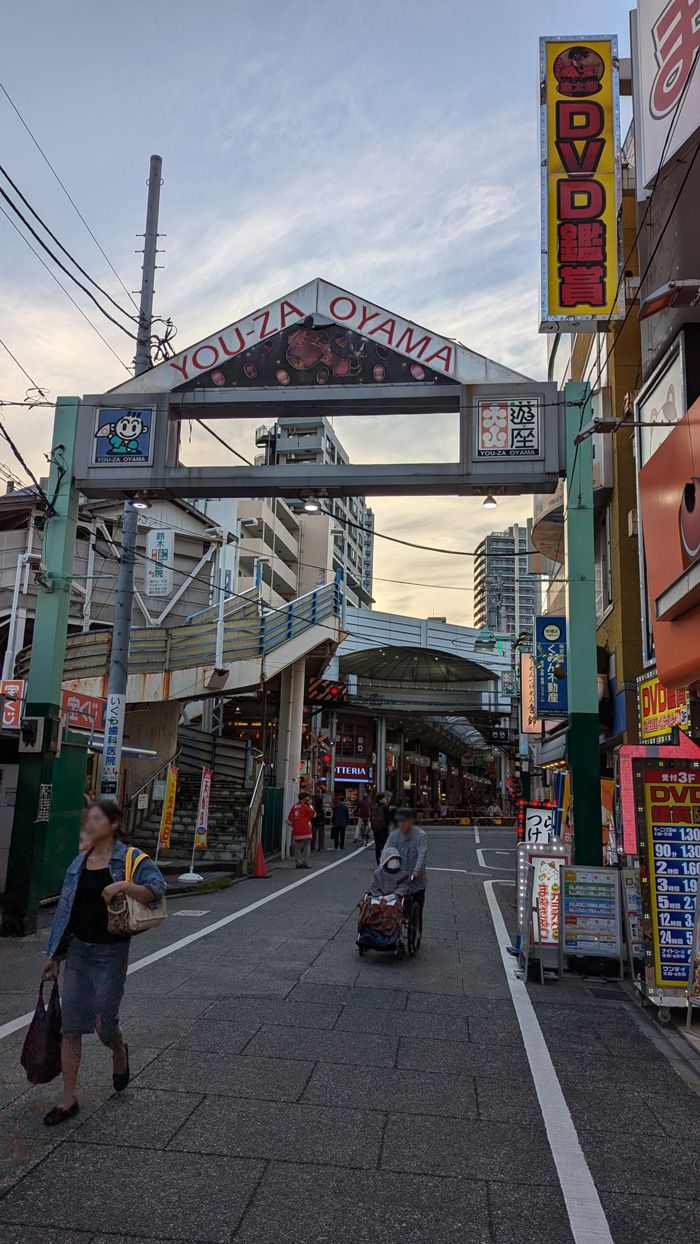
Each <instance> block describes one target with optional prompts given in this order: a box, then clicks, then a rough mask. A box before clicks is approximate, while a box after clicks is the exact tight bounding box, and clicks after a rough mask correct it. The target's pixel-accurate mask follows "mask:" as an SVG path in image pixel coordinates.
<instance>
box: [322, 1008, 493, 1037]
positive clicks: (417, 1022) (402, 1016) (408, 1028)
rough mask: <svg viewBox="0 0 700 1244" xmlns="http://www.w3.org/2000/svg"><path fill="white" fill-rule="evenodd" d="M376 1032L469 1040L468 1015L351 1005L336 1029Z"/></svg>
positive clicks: (389, 1034)
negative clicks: (434, 1013) (437, 1013)
mask: <svg viewBox="0 0 700 1244" xmlns="http://www.w3.org/2000/svg"><path fill="white" fill-rule="evenodd" d="M340 1030H342V1031H345V1032H357V1033H365V1032H376V1033H381V1034H382V1035H384V1036H398V1037H428V1038H431V1037H434V1038H436V1039H437V1040H442V1041H446V1040H449V1039H450V1038H451V1037H454V1038H457V1039H461V1040H463V1041H467V1040H468V1039H469V1029H468V1027H467V1018H466V1016H462V1015H429V1014H423V1013H421V1012H420V1011H411V1012H410V1013H409V1012H408V1011H396V1010H390V1009H389V1008H387V1007H377V1008H376V1009H374V1010H373V1009H372V1008H371V1007H366V1006H364V1007H359V1006H356V1007H349V1006H346V1007H345V1008H344V1010H343V1013H342V1015H341V1016H340V1019H339V1020H338V1023H337V1024H336V1032H338V1031H340Z"/></svg>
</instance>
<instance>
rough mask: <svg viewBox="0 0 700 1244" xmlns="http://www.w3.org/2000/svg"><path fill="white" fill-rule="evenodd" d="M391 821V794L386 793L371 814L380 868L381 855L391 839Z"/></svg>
mask: <svg viewBox="0 0 700 1244" xmlns="http://www.w3.org/2000/svg"><path fill="white" fill-rule="evenodd" d="M390 820H391V806H390V797H389V792H388V791H384V794H383V795H380V796H379V802H378V803H375V804H373V805H372V810H371V812H370V825H371V826H372V835H373V837H374V854H375V856H376V858H377V867H379V861H380V858H381V854H382V851H383V850H384V846H385V844H386V840H387V838H388V837H389V824H390Z"/></svg>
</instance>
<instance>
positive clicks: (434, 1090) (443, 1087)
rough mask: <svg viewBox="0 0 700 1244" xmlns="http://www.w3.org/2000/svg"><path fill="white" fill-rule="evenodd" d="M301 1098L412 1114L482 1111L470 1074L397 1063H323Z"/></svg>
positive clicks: (460, 1115)
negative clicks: (409, 1068)
mask: <svg viewBox="0 0 700 1244" xmlns="http://www.w3.org/2000/svg"><path fill="white" fill-rule="evenodd" d="M301 1101H302V1102H319V1103H321V1104H323V1105H328V1106H354V1107H358V1108H364V1109H368V1110H383V1111H386V1112H393V1113H397V1114H409V1115H412V1114H413V1113H414V1112H415V1113H417V1114H434V1115H444V1116H445V1117H448V1118H460V1119H476V1118H477V1115H478V1111H477V1101H476V1093H475V1090H474V1079H473V1077H472V1076H470V1075H442V1076H440V1075H431V1073H430V1072H418V1071H398V1070H397V1069H396V1068H389V1069H387V1068H379V1067H378V1068H374V1067H348V1066H341V1065H335V1066H333V1065H331V1064H329V1063H319V1064H318V1066H317V1067H316V1068H315V1069H314V1073H313V1075H312V1076H311V1079H310V1080H309V1082H308V1084H307V1086H306V1088H305V1090H304V1092H303V1094H302V1097H301Z"/></svg>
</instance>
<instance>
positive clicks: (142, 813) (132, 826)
mask: <svg viewBox="0 0 700 1244" xmlns="http://www.w3.org/2000/svg"><path fill="white" fill-rule="evenodd" d="M179 756H180V748H178V750H177V751H176V752H174V753H173V755H172V756H171V757H170V759H169V760H166V761H165V764H162V765H161V766H160V769H156V771H155V773H152V774H151V776H150V777H149V778H146V781H145V782H143V783H142V784H141V786H139V787H138V789H137V790H135V791H134V793H133V795H129V797H128V799H127V800H126V807H125V809H124V825H125V828H126V832H127V836H128V837H129V838H132V837H133V835H134V834H135V833H136V832H137V831H138V830H140V829H141V826H142V825H143V823H144V821H147V820H148V818H149V817H150V816H151V813H152V810H153V783H154V782H157V781H158V779H159V778H162V777H163V776H164V775H166V774H167V772H168V769H169V768H170V766H171V765H173V764H176V763H177V761H178V759H179ZM144 793H146V794H147V796H148V798H147V801H146V803H145V805H144V806H143V807H141V808H140V807H139V806H138V801H139V795H143V794H144Z"/></svg>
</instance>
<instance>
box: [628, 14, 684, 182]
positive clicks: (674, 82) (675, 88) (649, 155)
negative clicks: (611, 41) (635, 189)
mask: <svg viewBox="0 0 700 1244" xmlns="http://www.w3.org/2000/svg"><path fill="white" fill-rule="evenodd" d="M633 17H634V18H635V22H634V26H636V30H634V27H633V43H632V51H633V57H634V82H635V86H636V90H635V100H634V123H635V135H636V146H635V157H636V160H637V177H638V181H639V185H640V187H645V186H649V185H651V183H652V182H653V181H654V180H655V178H656V175H657V173H658V172H659V171H660V170H661V169H663V168H665V166H666V165H667V164H668V162H669V161H670V160H672V159H673V158H674V156H676V154H677V153H678V152H679V151H680V150H681V148H682V147H685V146H686V145H687V144H688V143H689V142H690V141H691V139H692V138H693V137H694V135H695V134H696V132H697V129H698V125H699V124H700V76H699V75H698V72H697V70H696V71H695V72H694V73H693V75H692V78H691V70H692V66H693V60H694V59H695V57H696V56H697V55H698V52H699V51H700V0H637V11H636V14H633Z"/></svg>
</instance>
